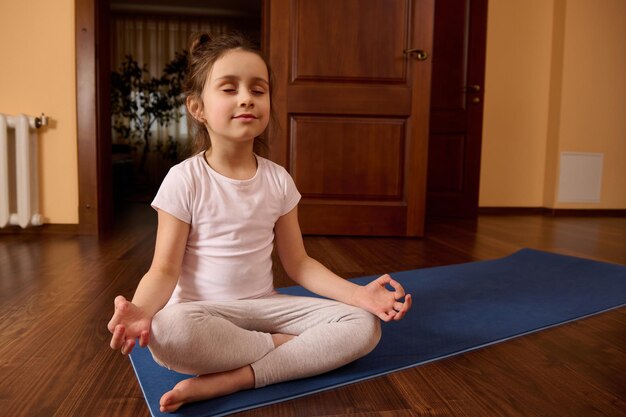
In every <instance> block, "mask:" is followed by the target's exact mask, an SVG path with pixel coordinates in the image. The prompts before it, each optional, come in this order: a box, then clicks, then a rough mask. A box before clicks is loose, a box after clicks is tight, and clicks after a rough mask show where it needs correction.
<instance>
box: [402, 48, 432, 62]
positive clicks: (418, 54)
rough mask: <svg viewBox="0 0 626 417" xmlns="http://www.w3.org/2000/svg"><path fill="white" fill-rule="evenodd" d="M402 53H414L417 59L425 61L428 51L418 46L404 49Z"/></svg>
mask: <svg viewBox="0 0 626 417" xmlns="http://www.w3.org/2000/svg"><path fill="white" fill-rule="evenodd" d="M404 53H405V54H406V55H415V58H417V60H418V61H426V60H427V59H428V52H426V51H424V50H423V49H419V48H412V49H405V50H404Z"/></svg>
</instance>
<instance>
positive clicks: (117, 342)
mask: <svg viewBox="0 0 626 417" xmlns="http://www.w3.org/2000/svg"><path fill="white" fill-rule="evenodd" d="M124 331H125V330H124V326H122V325H121V324H118V325H117V326H115V329H113V336H112V337H111V349H115V350H117V349H120V348H121V347H122V345H123V344H124Z"/></svg>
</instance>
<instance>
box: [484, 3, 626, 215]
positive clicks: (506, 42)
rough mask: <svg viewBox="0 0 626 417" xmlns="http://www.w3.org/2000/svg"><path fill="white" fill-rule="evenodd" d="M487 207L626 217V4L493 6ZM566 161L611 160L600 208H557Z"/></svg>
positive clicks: (486, 131)
mask: <svg viewBox="0 0 626 417" xmlns="http://www.w3.org/2000/svg"><path fill="white" fill-rule="evenodd" d="M488 25H489V28H488V40H487V67H486V83H485V84H486V85H485V94H486V97H485V117H484V134H483V159H482V172H481V191H480V203H479V204H480V206H483V207H485V206H505V207H516V206H517V207H542V206H543V207H552V208H626V186H625V185H624V182H625V181H624V179H625V178H626V77H624V74H626V43H625V42H624V39H626V2H624V1H623V0H598V1H594V2H590V1H588V0H525V1H521V0H520V1H498V0H492V1H490V5H489V22H488ZM561 152H587V153H602V154H603V155H604V169H603V176H602V189H601V200H600V202H599V203H593V204H591V203H585V204H581V203H563V202H559V201H557V199H556V195H557V193H558V183H559V165H558V164H559V158H560V154H561Z"/></svg>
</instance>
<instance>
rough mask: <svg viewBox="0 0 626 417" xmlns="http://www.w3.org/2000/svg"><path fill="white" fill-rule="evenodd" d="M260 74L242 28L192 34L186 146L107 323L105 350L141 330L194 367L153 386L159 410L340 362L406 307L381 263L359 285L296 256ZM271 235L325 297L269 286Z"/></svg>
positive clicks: (299, 244)
mask: <svg viewBox="0 0 626 417" xmlns="http://www.w3.org/2000/svg"><path fill="white" fill-rule="evenodd" d="M271 87H272V86H271V77H270V71H269V68H268V65H267V62H266V61H265V59H264V58H263V56H262V55H261V54H260V52H259V51H258V50H256V49H255V47H254V45H252V44H251V43H249V42H248V41H246V40H245V39H243V38H241V37H239V36H236V35H229V36H222V37H219V38H215V39H212V38H211V37H210V36H209V35H207V34H203V35H200V36H198V37H196V39H195V40H194V41H193V43H192V46H191V48H190V51H189V72H188V76H187V80H186V96H187V97H186V104H187V114H188V118H189V119H190V122H191V123H192V127H194V128H193V129H192V130H193V131H194V132H193V133H194V141H195V145H196V153H195V155H194V156H192V157H190V158H189V159H187V160H185V161H183V162H181V163H180V164H178V165H176V166H174V167H173V168H172V169H171V170H170V172H169V173H168V174H167V176H166V178H165V179H164V180H163V184H162V185H161V188H160V189H159V191H158V193H157V195H156V197H155V199H154V201H153V203H152V206H153V207H154V208H155V209H156V210H157V211H158V229H157V238H156V247H155V252H154V259H153V261H152V265H151V266H150V269H149V270H148V272H147V273H146V274H145V275H144V276H143V278H142V279H141V281H140V283H139V286H138V287H137V290H136V292H135V295H134V297H133V299H132V302H131V301H127V300H126V299H125V298H124V297H123V296H118V297H117V298H116V299H115V312H114V314H113V317H112V319H111V321H110V322H109V324H108V329H109V331H110V332H111V333H112V334H113V336H112V338H111V347H112V348H113V349H120V350H121V352H122V354H128V353H130V352H131V350H132V349H133V347H134V346H135V339H136V338H138V339H139V344H140V345H141V346H148V347H149V349H150V352H151V353H152V356H153V357H154V360H155V361H156V362H157V363H159V364H160V365H162V366H165V367H167V368H169V369H172V370H175V371H178V372H181V373H186V374H192V375H197V376H195V377H190V378H189V379H186V380H183V381H181V382H180V383H178V384H177V385H176V386H175V387H173V388H172V390H171V391H169V392H166V393H164V395H163V396H162V397H161V400H160V407H161V411H162V412H173V411H175V410H177V409H178V408H179V407H180V406H181V405H183V404H185V403H187V402H191V401H199V400H203V399H208V398H212V397H217V396H221V395H226V394H229V393H233V392H236V391H239V390H244V389H251V388H258V387H263V386H265V385H268V384H274V383H277V382H281V381H287V380H291V379H296V378H303V377H308V376H312V375H317V374H320V373H323V372H327V371H330V370H332V369H335V368H338V367H340V366H342V365H345V364H347V363H349V362H351V361H354V360H355V359H357V358H360V357H362V356H364V355H366V354H367V353H369V352H370V351H371V350H372V349H373V348H374V347H375V346H376V344H377V343H378V340H379V339H380V320H379V319H382V320H384V321H389V320H400V319H402V317H404V315H405V314H406V312H407V311H408V310H409V308H410V307H411V296H410V295H408V294H406V295H405V293H404V289H403V288H402V286H401V285H400V284H399V283H397V282H396V281H394V280H393V279H391V277H389V276H388V275H384V276H382V277H380V278H378V279H376V280H374V281H372V282H371V283H369V284H368V285H366V286H359V285H356V284H354V283H351V282H350V281H347V280H344V279H342V278H340V277H339V276H337V275H335V274H334V273H332V272H331V271H329V270H328V269H326V268H325V267H324V266H322V264H320V263H319V262H317V261H315V260H314V259H312V258H310V257H309V256H308V255H307V253H306V251H305V248H304V245H303V241H302V235H301V233H300V226H299V225H298V213H297V210H298V209H297V205H298V201H299V199H300V194H299V193H298V190H297V189H296V186H295V184H294V182H293V180H292V179H291V177H290V176H289V174H288V173H287V172H286V171H285V169H283V168H282V167H280V166H279V165H277V164H274V163H273V162H270V161H269V160H267V159H264V158H262V157H260V156H258V155H257V154H256V153H255V152H254V149H255V141H256V140H258V137H259V135H261V134H262V133H263V132H264V131H265V129H266V127H267V125H268V121H269V119H270V105H271ZM274 241H275V242H276V248H277V252H278V255H279V257H280V260H281V262H282V264H283V267H284V269H285V271H286V272H287V274H288V275H289V277H291V278H292V279H293V280H294V281H296V282H297V283H298V284H300V285H302V286H303V287H305V288H307V289H308V290H310V291H312V292H314V293H316V294H319V295H321V296H323V297H326V298H328V299H323V298H310V297H295V296H289V295H281V294H278V293H276V292H275V291H274V288H273V285H272V260H271V254H272V250H273V247H274ZM387 285H390V286H391V287H392V288H393V290H389V289H388V288H387ZM333 300H336V301H333Z"/></svg>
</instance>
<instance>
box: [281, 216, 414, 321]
mask: <svg viewBox="0 0 626 417" xmlns="http://www.w3.org/2000/svg"><path fill="white" fill-rule="evenodd" d="M274 231H275V234H276V248H277V250H278V255H279V257H280V260H281V262H282V264H283V267H284V268H285V271H286V272H287V274H288V275H289V277H291V279H293V280H294V281H296V282H297V283H298V284H300V285H302V286H303V287H304V288H306V289H308V290H309V291H312V292H314V293H316V294H318V295H321V296H324V297H328V298H332V299H334V300H337V301H341V302H343V303H346V304H351V305H355V306H357V307H361V308H363V309H365V310H367V311H369V312H371V313H373V314H375V315H377V316H378V317H380V318H381V319H382V320H384V321H389V320H400V319H401V318H402V317H404V315H405V314H406V312H407V311H408V310H409V308H410V307H411V296H410V295H409V294H405V293H404V288H402V285H400V283H398V282H396V281H394V280H393V279H392V278H391V277H390V276H389V275H383V276H382V277H380V278H378V279H376V280H374V281H372V282H371V283H369V284H368V285H366V286H360V285H356V284H354V283H352V282H350V281H347V280H345V279H343V278H341V277H339V276H337V275H335V274H334V273H332V272H331V271H330V270H328V268H326V267H325V266H323V265H322V264H321V263H319V262H318V261H316V260H315V259H313V258H311V257H309V256H308V254H307V253H306V249H305V248H304V243H303V241H302V233H301V232H300V225H299V223H298V209H297V207H296V208H294V209H293V210H291V211H290V212H289V213H287V214H285V215H284V216H282V217H281V218H280V219H279V220H278V221H277V222H276V226H275V230H274ZM387 284H389V285H391V286H392V287H393V289H394V291H389V290H388V289H387V288H386V285H387ZM403 298H404V300H403V301H402V299H403Z"/></svg>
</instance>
